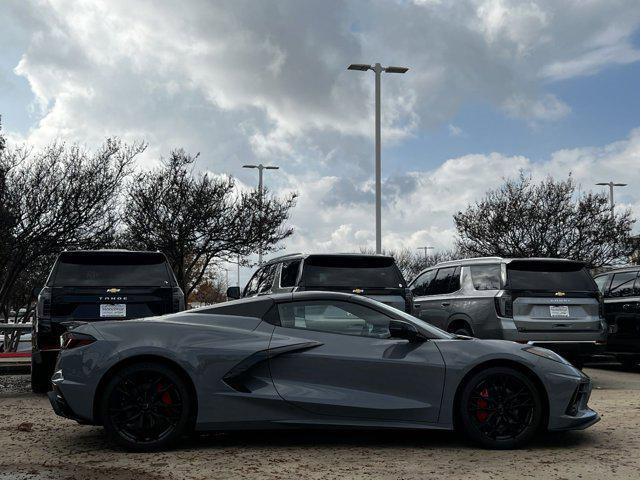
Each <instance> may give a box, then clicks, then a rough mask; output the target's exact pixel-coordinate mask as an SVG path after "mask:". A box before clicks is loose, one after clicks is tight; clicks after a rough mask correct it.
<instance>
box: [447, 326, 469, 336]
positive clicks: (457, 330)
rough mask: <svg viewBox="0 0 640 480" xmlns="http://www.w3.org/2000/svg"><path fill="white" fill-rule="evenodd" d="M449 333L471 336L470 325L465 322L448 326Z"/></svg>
mask: <svg viewBox="0 0 640 480" xmlns="http://www.w3.org/2000/svg"><path fill="white" fill-rule="evenodd" d="M449 333H453V334H454V335H464V336H465V337H473V332H472V331H471V327H469V326H468V325H465V324H458V325H454V326H453V327H449Z"/></svg>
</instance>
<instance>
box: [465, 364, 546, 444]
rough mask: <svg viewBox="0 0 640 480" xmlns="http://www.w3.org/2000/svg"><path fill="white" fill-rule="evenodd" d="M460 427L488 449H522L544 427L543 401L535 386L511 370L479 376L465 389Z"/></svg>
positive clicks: (523, 376)
mask: <svg viewBox="0 0 640 480" xmlns="http://www.w3.org/2000/svg"><path fill="white" fill-rule="evenodd" d="M458 416H459V417H458V418H459V420H460V422H459V424H460V426H461V427H462V428H463V429H464V431H465V433H466V435H467V436H468V437H469V438H471V439H472V440H473V441H475V442H477V443H479V444H481V445H482V446H484V447H486V448H494V449H511V448H518V447H520V446H522V445H524V444H525V443H527V442H528V441H530V440H531V439H532V438H533V436H534V435H535V434H536V432H537V431H538V430H539V428H540V426H541V424H542V400H541V397H540V393H539V392H538V389H537V388H536V386H535V385H534V384H533V382H532V381H531V380H530V379H529V378H528V377H527V376H526V375H524V374H522V373H521V372H519V371H517V370H514V369H512V368H508V367H492V368H488V369H487V370H484V371H481V372H478V373H477V374H475V375H474V376H473V377H472V378H471V379H470V380H469V381H468V382H467V383H466V385H465V386H464V387H463V390H462V395H461V398H460V402H459V411H458Z"/></svg>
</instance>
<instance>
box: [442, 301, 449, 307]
mask: <svg viewBox="0 0 640 480" xmlns="http://www.w3.org/2000/svg"><path fill="white" fill-rule="evenodd" d="M440 305H442V306H443V307H448V306H449V305H451V304H450V303H449V302H442V303H441V304H440Z"/></svg>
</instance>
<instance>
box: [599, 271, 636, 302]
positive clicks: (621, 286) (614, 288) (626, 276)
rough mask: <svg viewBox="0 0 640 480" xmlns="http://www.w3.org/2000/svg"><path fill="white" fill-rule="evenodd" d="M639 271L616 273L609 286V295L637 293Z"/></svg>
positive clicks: (620, 295) (618, 295)
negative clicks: (635, 288) (636, 283)
mask: <svg viewBox="0 0 640 480" xmlns="http://www.w3.org/2000/svg"><path fill="white" fill-rule="evenodd" d="M637 276H638V272H637V271H634V272H620V273H614V274H613V279H612V280H611V287H609V294H608V295H607V296H609V297H614V298H615V297H633V296H634V295H635V291H634V283H635V281H636V277H637Z"/></svg>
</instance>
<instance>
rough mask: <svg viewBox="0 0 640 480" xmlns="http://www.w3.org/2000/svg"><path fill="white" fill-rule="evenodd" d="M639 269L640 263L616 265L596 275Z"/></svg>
mask: <svg viewBox="0 0 640 480" xmlns="http://www.w3.org/2000/svg"><path fill="white" fill-rule="evenodd" d="M637 270H640V265H625V266H623V267H614V268H611V269H609V270H606V271H604V272H600V273H597V274H596V275H594V277H601V276H603V275H609V274H610V273H622V272H633V271H637Z"/></svg>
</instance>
